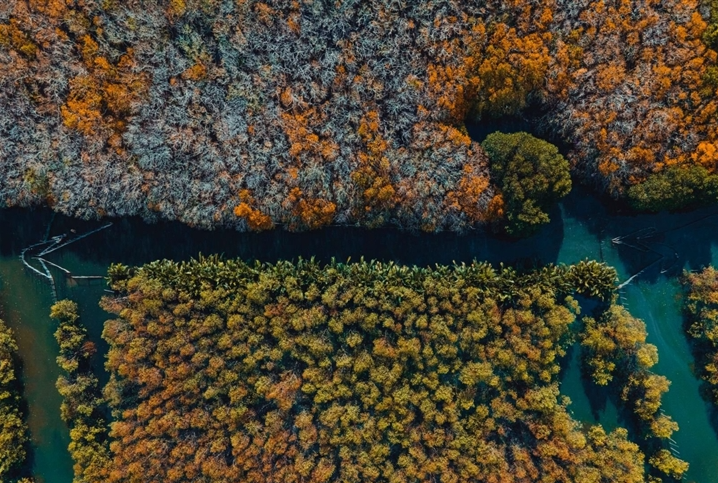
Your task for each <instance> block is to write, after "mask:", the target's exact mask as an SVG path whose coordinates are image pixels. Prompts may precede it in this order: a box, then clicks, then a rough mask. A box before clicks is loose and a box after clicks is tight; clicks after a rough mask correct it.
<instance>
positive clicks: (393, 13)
mask: <svg viewBox="0 0 718 483" xmlns="http://www.w3.org/2000/svg"><path fill="white" fill-rule="evenodd" d="M709 16H710V14H709V9H708V7H705V8H704V9H703V10H701V8H700V6H699V3H698V1H697V0H579V1H574V0H570V1H569V0H542V1H540V2H536V1H528V0H518V1H514V0H512V1H508V0H492V1H488V2H487V1H484V0H469V1H464V0H462V1H458V0H422V1H412V2H388V1H386V0H370V1H366V0H343V1H339V2H336V1H326V0H303V1H299V0H296V1H284V0H266V1H264V2H260V1H258V0H155V1H151V2H146V1H139V0H130V1H122V2H120V1H116V0H102V1H100V0H82V1H80V0H7V1H4V2H2V3H1V4H0V66H1V68H0V203H1V204H2V205H28V204H32V203H39V202H47V203H49V204H51V205H53V206H54V208H55V209H56V210H58V211H61V212H63V213H68V214H72V215H77V216H83V217H93V216H99V215H104V214H109V215H118V216H119V215H127V214H141V215H143V216H144V217H146V218H153V217H156V216H163V217H165V218H170V219H179V220H181V221H184V222H186V223H189V224H191V225H196V226H202V227H212V226H216V225H219V224H223V225H232V226H236V227H238V228H240V229H256V230H261V229H268V228H270V227H272V226H273V225H274V224H283V225H286V226H288V227H290V228H292V229H306V228H315V227H318V226H322V225H325V224H328V223H359V224H363V225H367V226H376V225H379V224H382V223H392V224H398V225H400V226H404V227H407V228H411V229H418V228H421V229H425V230H439V229H452V230H460V229H463V228H465V227H467V226H471V225H475V224H477V223H483V222H486V221H489V220H492V219H495V218H496V217H498V216H499V215H500V213H501V208H502V207H501V198H500V197H498V196H497V195H499V194H500V193H499V190H498V188H497V186H496V185H495V183H493V182H492V180H491V175H490V173H489V171H488V170H487V162H486V158H485V156H484V154H483V152H482V150H481V148H480V147H479V146H478V144H476V143H475V142H472V141H471V140H470V139H469V138H468V137H467V136H466V134H465V133H464V131H462V129H461V124H462V122H463V121H464V120H465V119H466V118H467V116H469V115H470V114H471V115H472V116H473V117H486V116H499V115H503V114H507V113H515V112H517V111H519V110H520V109H522V108H523V107H524V106H526V105H527V103H528V102H534V103H535V104H537V105H538V106H539V107H540V108H542V109H544V110H545V111H546V112H547V119H548V121H549V123H550V125H551V126H552V129H553V131H554V133H556V134H559V135H562V136H564V137H565V138H566V139H567V140H568V141H569V143H570V144H572V145H573V147H574V149H573V151H572V152H571V153H570V156H569V159H570V161H571V164H572V166H573V167H574V168H575V170H576V171H577V172H578V173H579V174H580V175H581V176H582V177H583V178H584V179H585V180H588V181H589V182H591V183H592V184H594V185H595V186H597V187H599V188H600V189H601V190H604V191H606V192H609V193H611V194H613V195H615V196H622V195H623V194H625V193H626V189H627V187H629V186H632V185H636V184H639V183H642V182H644V181H645V180H646V179H649V180H650V179H652V178H653V177H654V176H661V173H663V172H664V170H666V169H668V168H671V167H674V168H675V169H679V170H680V169H685V168H686V167H690V166H701V167H703V168H704V169H705V170H706V172H707V173H708V174H712V173H714V172H715V170H716V163H717V162H718V149H717V147H718V144H717V143H718V140H717V136H718V131H717V130H716V123H715V122H713V119H714V115H715V112H716V108H717V104H716V101H715V96H714V93H715V90H716V87H718V80H716V79H718V75H717V74H716V72H718V71H716V66H715V59H716V53H715V51H714V50H712V47H713V46H714V43H715V41H714V37H715V34H714V33H715V29H714V28H713V27H711V28H710V29H708V25H707V23H706V21H705V20H704V18H705V19H708V18H709ZM704 38H705V39H706V40H703V39H704ZM706 42H707V43H708V45H706ZM652 186H655V187H656V188H658V189H660V188H662V187H664V184H662V183H654V184H653V185H652ZM652 195H653V196H655V197H656V199H657V203H658V205H656V206H663V205H661V203H662V202H663V201H662V200H664V199H668V200H669V203H668V204H669V205H671V206H675V205H676V204H677V203H682V198H680V197H674V196H671V195H670V193H666V194H665V195H664V194H663V193H662V192H660V191H659V192H658V193H655V194H652ZM642 199H645V197H643V198H642ZM639 204H640V203H639ZM648 207H649V208H652V206H648Z"/></svg>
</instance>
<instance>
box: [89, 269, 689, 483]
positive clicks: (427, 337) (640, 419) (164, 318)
mask: <svg viewBox="0 0 718 483" xmlns="http://www.w3.org/2000/svg"><path fill="white" fill-rule="evenodd" d="M109 279H110V286H111V287H112V288H113V290H115V291H116V296H111V297H106V298H105V299H104V300H103V307H104V308H105V309H106V310H108V311H110V312H113V313H115V314H117V318H116V319H115V320H111V321H108V322H107V323H106V324H105V329H104V333H103V337H104V338H105V339H106V340H107V341H108V343H109V345H110V349H109V351H108V354H107V364H106V367H107V369H108V370H109V371H110V374H111V376H110V381H109V383H108V384H107V386H106V387H105V391H104V395H105V398H106V401H107V403H108V404H109V406H110V407H111V408H112V414H113V417H114V421H113V422H112V423H111V430H110V434H109V435H110V443H109V449H110V453H111V457H110V460H107V461H105V460H102V459H99V458H98V460H97V461H102V463H103V464H107V465H108V466H109V468H107V471H106V474H107V475H108V476H107V477H106V479H104V480H100V481H102V483H105V482H106V481H109V482H122V483H135V482H137V483H140V482H142V483H144V482H146V481H165V482H176V483H184V482H193V483H213V482H217V483H219V482H222V483H224V482H230V481H232V482H234V481H237V482H239V481H241V482H247V483H255V482H256V483H266V482H284V483H292V482H293V483H302V482H307V483H310V482H311V483H314V482H347V483H349V482H356V483H359V482H362V483H365V482H374V483H380V482H386V483H390V482H391V483H404V482H406V483H408V482H427V483H429V482H437V481H441V482H444V483H471V482H476V483H479V482H481V483H487V482H492V483H533V482H537V481H542V482H555V483H604V482H605V483H608V482H623V483H643V482H657V481H662V480H660V479H656V478H654V477H655V476H659V475H663V476H665V475H668V476H669V477H676V478H678V479H680V477H681V475H682V473H684V472H685V471H686V469H687V466H688V465H687V463H685V462H683V461H681V460H680V459H678V458H676V457H674V456H673V455H672V454H671V453H670V452H668V451H666V450H665V449H661V448H663V447H666V446H667V444H668V443H667V438H670V435H671V434H672V433H673V431H675V430H676V429H678V426H677V425H676V423H675V422H674V421H673V420H672V419H671V418H670V417H669V416H668V415H665V414H663V413H662V411H660V406H661V397H662V395H663V393H665V391H666V390H667V389H668V385H669V384H670V383H669V381H668V380H667V379H666V378H664V377H662V376H659V375H657V374H655V373H653V372H651V371H650V367H651V366H652V365H654V364H655V363H656V361H657V350H656V348H655V346H653V345H651V344H647V343H646V329H645V325H644V324H643V322H641V321H640V320H637V319H634V318H633V317H631V316H630V314H628V312H627V311H626V310H625V309H623V308H622V307H620V306H616V305H612V303H611V300H612V297H613V294H614V290H615V279H616V272H615V271H614V270H613V269H611V268H608V267H606V266H604V265H600V264H598V263H596V262H581V263H579V264H576V265H573V266H569V267H566V266H562V267H551V266H550V267H545V268H543V269H540V270H536V271H533V272H528V273H517V272H516V271H515V270H513V269H506V268H502V269H500V270H495V269H493V268H492V267H491V266H490V265H488V264H485V263H473V264H471V265H461V266H453V267H447V266H443V267H442V266H437V267H436V268H434V269H419V268H417V267H402V266H397V265H394V264H381V263H376V262H369V263H367V262H361V263H355V264H337V263H332V264H330V265H326V266H323V265H320V264H317V263H314V262H307V261H299V262H298V263H296V264H292V263H289V262H279V263H277V264H275V265H269V264H260V263H256V264H246V263H244V262H241V261H238V260H221V259H219V258H217V257H211V258H208V259H200V260H198V261H190V262H183V263H174V262H169V261H159V262H153V263H151V264H149V265H145V266H144V267H141V268H137V269H135V268H129V267H125V266H122V265H113V266H112V267H111V268H110V272H109ZM577 293H579V294H582V295H585V296H591V297H595V299H596V302H597V304H596V306H597V308H596V310H594V311H592V313H591V314H590V315H592V316H593V318H589V317H585V318H584V319H583V322H582V323H578V322H577V321H576V320H575V319H576V315H577V313H578V312H580V306H579V303H578V302H577V300H576V299H574V298H573V295H575V294H577ZM599 299H601V300H599ZM577 338H578V339H580V341H581V345H582V346H583V348H584V350H583V351H582V354H583V356H584V363H585V364H586V366H587V367H590V368H591V374H592V377H593V379H594V380H595V381H596V382H597V383H598V384H604V385H605V384H607V382H608V381H611V380H613V381H614V382H613V385H612V386H611V390H612V391H614V394H616V396H617V400H618V399H619V398H618V393H620V400H621V404H622V408H624V409H626V410H627V411H626V413H628V414H630V413H633V414H634V415H635V418H634V419H635V421H633V422H634V423H635V424H633V427H634V429H635V431H634V433H633V434H632V435H631V438H632V439H633V440H632V439H629V437H628V431H627V430H626V429H624V428H616V429H615V430H614V431H611V432H607V431H606V430H604V428H602V427H601V426H600V425H587V426H583V425H581V424H580V423H579V422H578V421H576V420H575V419H573V417H572V416H571V412H570V406H569V404H570V400H569V399H568V398H567V397H566V396H564V395H562V394H561V393H560V384H559V373H560V364H561V361H562V359H563V358H564V357H565V356H566V350H567V348H568V347H569V346H571V344H572V343H573V342H574V341H575V340H576V339H577ZM637 442H645V443H646V444H645V447H647V448H649V449H650V452H648V451H647V453H648V454H647V455H646V456H648V458H647V463H648V466H646V465H644V460H645V457H644V453H643V452H642V451H641V450H640V449H639V446H638V444H636V443H637ZM88 463H89V464H90V465H91V466H94V465H95V464H96V463H94V462H92V461H88ZM649 468H650V469H649ZM86 473H87V474H90V472H86ZM88 481H91V482H94V481H97V480H93V479H90V480H88ZM98 483H99V481H98Z"/></svg>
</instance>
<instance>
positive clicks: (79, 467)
mask: <svg viewBox="0 0 718 483" xmlns="http://www.w3.org/2000/svg"><path fill="white" fill-rule="evenodd" d="M50 317H52V318H53V319H55V320H57V321H58V323H59V325H58V328H57V331H55V339H56V340H57V343H58V344H59V346H60V355H59V356H58V357H57V363H58V365H59V366H60V368H61V369H62V370H63V371H64V374H63V375H61V376H60V377H59V378H58V380H57V390H58V391H59V392H60V395H61V396H62V397H63V401H62V405H61V406H60V416H61V417H62V420H63V421H65V422H66V423H67V425H68V427H69V428H70V445H69V447H68V450H69V451H70V455H71V456H72V460H73V461H74V463H75V464H74V467H73V470H74V473H75V478H74V479H73V481H74V482H76V483H90V482H98V483H99V482H101V481H107V470H108V464H107V461H108V450H107V422H106V421H105V420H104V419H103V414H102V409H101V404H102V402H103V401H102V398H101V397H100V388H99V383H98V379H97V376H96V375H95V374H94V373H93V371H92V367H91V365H90V358H91V357H92V355H93V354H94V353H95V351H96V349H95V345H94V344H93V343H92V341H90V340H89V339H88V336H87V329H86V328H85V327H84V326H83V325H82V324H81V323H80V322H79V320H78V319H79V314H78V310H77V304H76V303H75V302H72V301H70V300H61V301H59V302H57V303H56V304H54V305H53V306H52V308H51V310H50Z"/></svg>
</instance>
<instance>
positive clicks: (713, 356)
mask: <svg viewBox="0 0 718 483" xmlns="http://www.w3.org/2000/svg"><path fill="white" fill-rule="evenodd" d="M683 281H684V285H685V288H686V298H685V311H686V315H687V329H688V330H687V331H688V334H689V335H691V336H692V337H693V338H694V340H695V342H696V347H695V349H696V351H695V352H696V354H697V356H698V360H697V362H698V364H699V367H700V371H699V373H700V375H701V377H702V378H703V379H704V380H705V381H706V382H707V383H708V386H709V388H710V393H711V396H712V398H713V402H715V403H716V404H718V272H717V271H716V269H715V268H714V267H706V268H705V269H703V270H702V271H700V272H697V273H686V274H685V276H684V278H683Z"/></svg>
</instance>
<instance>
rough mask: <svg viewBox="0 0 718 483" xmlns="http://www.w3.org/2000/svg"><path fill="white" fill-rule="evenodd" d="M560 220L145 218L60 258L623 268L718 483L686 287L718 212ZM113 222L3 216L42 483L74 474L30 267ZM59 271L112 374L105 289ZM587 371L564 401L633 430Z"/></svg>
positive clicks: (576, 212) (568, 210)
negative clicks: (537, 226)
mask: <svg viewBox="0 0 718 483" xmlns="http://www.w3.org/2000/svg"><path fill="white" fill-rule="evenodd" d="M551 218H552V221H551V223H550V224H549V225H547V226H545V227H544V228H543V229H542V230H541V232H540V233H538V234H537V235H535V236H533V237H531V238H529V239H525V240H520V241H512V240H506V239H501V238H498V237H495V236H491V235H487V234H485V233H483V232H469V233H465V234H463V235H455V234H435V235H428V234H421V235H413V234H410V233H403V232H399V231H397V230H393V229H379V230H373V231H367V230H359V229H353V228H328V229H324V230H321V231H317V232H312V233H286V232H282V231H274V232H267V233H260V234H241V233H237V232H233V231H223V230H219V231H214V232H201V231H197V230H193V229H190V228H188V227H186V226H183V225H181V224H178V223H169V222H162V223H158V224H155V225H147V224H145V223H143V222H142V221H140V220H138V219H121V220H114V221H113V225H112V226H111V227H109V228H107V229H106V230H103V231H100V232H98V233H95V234H93V235H92V236H89V237H87V238H85V239H83V240H81V241H78V242H77V243H74V244H72V245H69V246H67V247H65V248H63V249H61V250H58V251H56V252H54V253H52V254H49V255H48V256H47V259H48V260H50V261H52V262H54V263H56V264H58V265H60V266H62V267H65V268H66V269H68V270H70V271H72V272H73V273H74V274H76V275H101V274H103V273H104V272H105V271H106V269H107V266H108V265H109V264H110V263H111V262H117V261H119V262H123V263H126V264H132V265H138V264H142V263H145V262H149V261H151V260H155V259H158V258H170V259H174V260H182V259H188V258H190V257H196V256H197V254H198V253H203V254H210V253H223V254H224V255H225V256H227V257H242V258H244V259H259V260H264V261H274V260H279V259H296V258H297V257H300V256H301V257H305V258H309V257H312V256H314V257H316V258H317V259H319V260H329V259H330V258H331V257H335V258H336V259H338V260H347V259H348V258H349V257H351V259H352V260H358V259H359V258H360V257H362V256H363V257H364V258H366V259H378V260H384V261H388V260H394V261H396V262H399V263H403V264H416V265H421V266H427V265H433V264H436V263H440V264H450V263H452V262H453V261H455V262H470V261H471V260H473V259H477V260H489V261H491V262H494V263H499V262H504V263H521V264H524V265H525V264H527V263H529V264H530V263H549V262H552V263H573V262H577V261H579V260H582V259H585V258H592V259H597V260H603V261H605V262H607V263H608V264H610V265H612V266H614V267H616V269H617V270H618V273H619V277H620V279H621V281H625V280H628V279H629V278H630V277H631V276H632V275H634V274H636V273H639V272H641V271H642V270H643V271H642V272H641V273H640V275H639V276H637V277H636V278H634V279H633V280H632V281H631V283H629V284H627V285H626V286H625V287H624V288H622V289H621V301H622V303H624V304H625V305H626V306H627V307H628V309H629V310H630V311H631V313H632V314H633V315H635V316H637V317H640V318H641V319H643V320H644V321H645V322H646V324H647V327H648V333H649V342H651V343H653V344H655V345H657V346H658V351H659V356H660V362H659V363H658V365H657V367H656V368H655V370H656V372H658V373H660V374H663V375H665V376H666V377H668V378H669V379H670V380H671V381H672V385H671V389H670V391H669V392H668V394H667V395H666V396H665V398H664V404H663V407H664V410H665V411H666V413H668V414H670V415H671V416H672V417H673V418H674V419H675V420H676V421H677V422H678V424H679V425H680V428H681V429H680V431H678V432H677V433H675V434H674V436H673V438H674V440H675V447H676V449H677V451H679V453H680V457H681V458H683V459H685V460H687V461H688V462H689V463H690V465H691V468H690V471H689V473H688V474H687V476H686V478H685V481H693V482H696V483H712V482H713V481H714V478H715V475H717V474H718V436H717V432H718V423H717V422H716V421H717V418H716V417H715V412H714V410H713V409H712V407H711V406H710V405H708V404H707V403H706V402H705V401H704V400H703V399H702V397H701V384H700V382H699V381H698V380H697V379H696V377H695V376H694V374H693V371H692V365H693V358H692V355H691V352H690V348H689V345H688V342H687V340H686V338H685V336H684V333H683V329H682V316H681V311H680V307H681V300H680V293H681V291H680V287H679V285H678V282H677V276H678V275H680V274H681V273H682V271H683V270H684V269H689V270H696V269H699V268H701V267H703V266H705V265H707V264H710V263H714V264H718V206H714V207H710V208H704V209H700V210H695V211H691V212H688V213H673V214H667V213H662V214H656V215H631V214H625V213H620V212H616V211H615V210H614V211H613V212H609V209H608V208H607V207H606V205H604V204H602V203H601V202H600V201H599V200H598V199H596V198H595V197H594V196H592V195H591V194H589V193H588V192H587V191H585V190H583V189H581V188H575V189H574V190H573V192H572V193H571V194H570V195H569V196H568V197H567V198H566V199H565V200H564V201H563V202H562V203H561V204H560V206H559V207H558V208H557V209H555V210H554V211H553V212H552V213H551ZM103 223H106V222H102V223H101V222H83V221H79V220H73V219H69V218H65V217H62V216H59V215H58V216H53V214H52V213H51V212H50V211H49V210H34V211H30V210H15V209H10V210H0V318H3V319H4V320H5V321H6V322H7V323H8V324H9V325H10V326H11V327H12V328H13V329H14V330H15V333H16V336H17V339H18V344H19V346H20V355H21V359H22V363H23V367H22V378H23V381H24V383H25V393H24V397H25V399H26V400H27V401H28V405H29V425H30V429H31V433H32V448H33V454H32V457H33V459H32V466H33V472H34V474H35V476H36V478H37V481H38V482H39V483H69V482H70V481H71V480H72V462H71V460H70V458H69V454H68V452H67V444H68V442H69V434H68V430H67V428H66V427H65V425H64V423H63V422H62V421H61V420H60V417H59V406H60V397H59V396H58V394H57V391H56V389H55V380H56V378H57V376H58V372H59V371H58V369H57V367H56V364H55V357H56V355H57V346H56V343H55V340H54V338H53V335H52V334H53V332H54V330H55V327H54V325H53V323H52V322H51V321H50V319H49V317H48V314H49V308H50V305H51V303H52V299H53V293H52V290H51V288H50V286H49V285H48V284H47V283H46V282H43V281H42V280H39V279H38V277H36V276H33V275H32V274H31V273H30V272H29V271H28V270H27V269H24V268H23V265H22V263H21V261H20V259H19V254H20V252H21V250H22V249H23V248H24V247H26V246H28V245H30V244H32V243H35V242H37V241H40V240H42V239H43V238H44V237H45V236H46V234H49V236H53V235H58V234H62V233H71V230H74V232H75V233H84V232H86V231H89V230H92V229H94V228H97V227H99V226H101V225H102V224H103ZM48 227H50V230H49V233H48ZM646 267H648V268H647V269H645V268H646ZM644 269H645V270H644ZM50 270H51V271H52V272H53V275H54V276H55V279H56V280H57V282H58V283H57V296H58V297H59V298H66V297H69V298H71V299H73V300H75V301H76V302H78V304H79V305H80V313H81V316H82V318H83V320H84V322H85V324H86V325H87V326H88V328H89V329H90V332H91V336H92V338H93V340H94V341H95V342H96V343H97V344H98V346H99V349H100V350H99V351H98V356H97V360H96V361H95V364H96V367H97V370H98V372H99V373H102V353H103V352H104V349H105V345H104V343H103V342H102V340H101V338H100V334H101V332H102V324H103V322H104V320H105V319H106V318H107V314H105V313H103V312H102V310H101V309H100V308H99V307H98V305H97V304H98V301H99V298H100V297H101V296H102V295H103V291H104V288H105V287H104V286H103V284H101V283H90V284H84V283H81V282H78V281H73V280H68V279H66V278H65V277H64V275H63V273H62V272H61V271H59V270H58V269H56V268H54V267H52V266H51V267H50ZM577 360H578V351H573V353H572V354H571V356H570V361H571V363H570V364H568V368H567V370H566V371H565V372H564V374H563V376H562V392H564V393H565V394H567V395H568V396H569V397H570V398H571V399H572V401H573V402H572V405H571V408H572V410H573V413H574V416H575V417H576V418H577V419H579V420H581V421H584V422H587V423H592V422H597V421H600V422H601V423H602V424H604V425H605V426H607V427H609V428H611V427H614V426H616V425H617V424H619V425H621V424H624V421H622V420H621V416H620V414H619V412H617V411H616V408H615V406H614V404H613V402H612V400H611V398H607V397H606V396H605V395H601V394H600V393H597V392H596V391H595V388H593V387H592V386H591V385H590V384H587V383H586V382H585V381H584V380H583V379H582V378H581V374H580V369H579V365H578V362H577ZM102 377H103V378H106V375H103V376H102Z"/></svg>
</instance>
